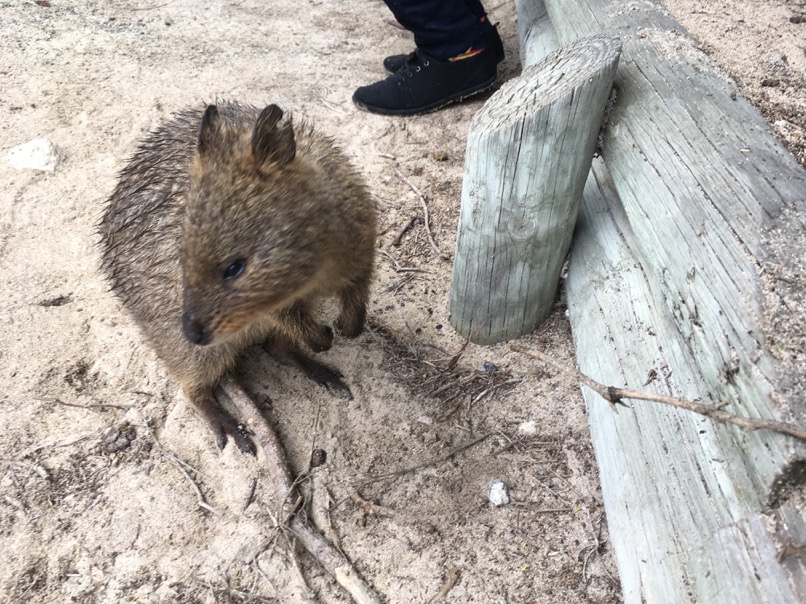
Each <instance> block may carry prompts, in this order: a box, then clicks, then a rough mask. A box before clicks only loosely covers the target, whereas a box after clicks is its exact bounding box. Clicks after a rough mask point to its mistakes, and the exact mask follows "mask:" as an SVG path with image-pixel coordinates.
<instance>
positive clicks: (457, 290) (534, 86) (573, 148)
mask: <svg viewBox="0 0 806 604" xmlns="http://www.w3.org/2000/svg"><path fill="white" fill-rule="evenodd" d="M619 53H620V44H619V43H618V42H617V41H616V40H614V39H612V38H608V37H605V36H597V37H592V38H586V39H584V40H580V41H578V42H576V43H574V44H572V45H570V46H568V47H566V48H564V49H562V50H561V51H558V52H555V53H553V54H551V55H549V56H548V57H546V58H545V59H544V60H543V61H541V62H540V63H538V64H536V65H534V66H532V67H530V68H529V69H526V70H524V72H523V74H522V75H521V76H520V77H519V78H517V79H514V80H510V81H509V82H507V83H506V84H505V85H504V86H502V87H501V89H500V90H499V91H498V92H496V93H495V95H493V96H492V97H491V98H490V100H489V101H487V103H486V104H485V105H484V107H483V108H482V110H481V111H479V113H478V114H477V115H476V116H475V118H474V119H473V122H472V123H471V126H470V134H469V136H468V142H467V154H466V158H465V172H464V180H463V183H462V208H461V213H460V218H459V234H458V237H457V245H456V256H455V258H456V260H455V263H454V267H453V280H452V284H451V298H450V310H451V323H452V324H453V326H454V327H455V328H456V329H457V331H458V332H459V333H461V334H462V335H464V336H467V337H470V338H471V339H472V340H473V341H474V342H478V343H482V344H491V343H495V342H501V341H504V340H510V339H512V338H514V337H517V336H519V335H521V334H523V333H526V332H529V331H533V330H534V329H535V328H536V327H537V326H538V325H539V324H540V323H541V322H542V321H543V320H544V319H545V317H546V316H547V315H548V313H549V312H550V311H551V309H552V307H553V306H554V301H555V298H556V294H557V286H558V282H559V278H560V270H561V269H562V265H563V262H564V261H565V257H566V254H567V252H568V248H569V246H570V244H571V236H572V234H573V229H574V223H575V221H576V215H577V212H578V209H579V202H580V200H581V197H582V189H583V187H584V184H585V178H586V175H587V173H588V170H589V169H590V163H591V159H592V157H593V153H594V150H595V148H596V140H597V137H598V134H599V130H600V126H601V122H602V116H603V113H604V109H605V106H606V103H607V99H608V96H609V94H610V89H611V87H612V85H613V77H614V76H615V73H616V66H617V65H618V59H619Z"/></svg>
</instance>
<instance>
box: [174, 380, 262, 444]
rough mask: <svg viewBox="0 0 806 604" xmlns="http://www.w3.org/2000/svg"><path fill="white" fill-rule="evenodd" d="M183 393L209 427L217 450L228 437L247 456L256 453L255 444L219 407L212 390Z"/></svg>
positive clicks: (197, 389)
mask: <svg viewBox="0 0 806 604" xmlns="http://www.w3.org/2000/svg"><path fill="white" fill-rule="evenodd" d="M184 392H185V396H186V397H187V398H188V400H189V401H190V402H191V404H192V405H193V406H194V407H195V408H196V411H198V412H199V414H200V415H201V416H202V417H203V418H204V420H205V421H206V422H207V425H208V426H210V429H211V430H212V431H213V436H214V437H215V441H216V444H217V445H218V448H219V449H223V448H224V447H225V446H226V444H227V436H229V437H230V438H231V439H232V440H233V441H234V442H235V444H236V445H237V446H238V448H239V449H240V450H241V451H243V452H244V453H249V455H255V454H256V453H257V449H255V444H254V443H253V442H252V439H251V438H249V435H248V434H247V432H246V430H245V429H244V428H243V426H242V425H241V424H240V423H239V422H238V421H237V420H236V419H235V418H234V417H232V415H230V414H229V413H228V412H227V411H225V410H224V409H222V408H221V407H220V406H219V404H218V402H217V401H216V399H215V396H214V395H213V389H212V388H210V387H199V388H184Z"/></svg>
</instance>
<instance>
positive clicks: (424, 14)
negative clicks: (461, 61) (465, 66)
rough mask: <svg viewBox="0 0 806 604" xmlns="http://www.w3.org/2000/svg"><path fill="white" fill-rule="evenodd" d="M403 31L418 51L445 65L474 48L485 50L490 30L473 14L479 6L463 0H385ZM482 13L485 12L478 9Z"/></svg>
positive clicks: (477, 3) (479, 4)
mask: <svg viewBox="0 0 806 604" xmlns="http://www.w3.org/2000/svg"><path fill="white" fill-rule="evenodd" d="M385 2H386V6H388V7H389V10H391V11H392V14H394V16H395V19H397V21H398V23H400V24H401V25H402V26H403V27H405V28H406V29H407V30H409V31H410V32H412V33H413V34H414V43H415V44H416V45H417V48H419V49H420V50H422V51H424V52H425V53H427V54H429V55H430V56H432V57H434V58H435V59H438V60H440V61H447V60H448V59H450V58H452V57H455V56H456V55H460V54H462V53H464V52H466V51H467V50H468V49H469V48H472V47H474V45H476V46H479V47H480V48H483V47H485V46H486V42H485V41H484V34H485V32H486V31H487V29H488V28H489V27H490V25H489V23H486V21H485V22H483V21H481V18H480V16H478V15H477V14H476V12H475V11H478V10H479V7H481V3H479V2H465V0H385ZM481 11H482V13H483V11H484V8H483V7H481Z"/></svg>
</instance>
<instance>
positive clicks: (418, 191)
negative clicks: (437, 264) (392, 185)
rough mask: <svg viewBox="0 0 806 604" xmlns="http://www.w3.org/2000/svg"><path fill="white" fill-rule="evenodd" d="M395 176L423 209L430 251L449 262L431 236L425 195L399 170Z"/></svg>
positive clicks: (448, 258)
mask: <svg viewBox="0 0 806 604" xmlns="http://www.w3.org/2000/svg"><path fill="white" fill-rule="evenodd" d="M395 174H397V177H398V178H400V180H402V181H403V182H404V183H406V184H407V185H408V186H409V188H410V189H411V190H412V191H414V193H415V194H416V195H417V197H419V198H420V206H422V208H423V220H424V221H425V233H426V235H428V243H430V244H431V249H433V250H434V252H435V253H436V255H437V256H439V257H440V258H442V259H443V260H450V259H451V257H450V256H448V255H447V254H443V253H442V252H441V251H440V249H439V248H438V247H437V244H436V243H435V242H434V236H433V235H432V234H431V221H430V219H429V217H428V204H426V202H425V195H423V194H422V193H421V192H420V189H418V188H417V187H415V186H414V183H412V182H411V181H410V180H409V179H408V178H406V177H405V176H403V173H402V172H401V171H400V170H395Z"/></svg>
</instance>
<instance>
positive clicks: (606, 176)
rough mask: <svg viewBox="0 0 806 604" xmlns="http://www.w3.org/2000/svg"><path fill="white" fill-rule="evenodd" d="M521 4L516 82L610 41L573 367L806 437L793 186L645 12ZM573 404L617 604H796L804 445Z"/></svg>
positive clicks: (591, 4) (705, 67)
mask: <svg viewBox="0 0 806 604" xmlns="http://www.w3.org/2000/svg"><path fill="white" fill-rule="evenodd" d="M516 4H517V6H518V13H519V15H518V17H519V18H518V21H519V24H520V27H521V29H520V31H521V43H522V45H524V46H525V47H527V48H524V49H523V50H522V57H524V61H526V63H525V65H528V61H534V60H539V58H540V57H541V56H545V54H547V53H546V49H549V48H551V45H552V44H555V43H556V44H560V43H562V44H568V43H571V42H573V41H574V40H575V39H577V38H579V37H585V36H590V35H593V34H600V35H601V34H603V33H606V34H608V35H617V36H620V37H621V39H622V41H623V53H622V58H621V61H620V65H619V74H618V75H617V77H616V84H615V85H616V87H617V88H618V97H617V99H616V103H615V105H614V106H613V108H612V112H611V114H610V117H609V124H608V127H607V129H606V130H605V132H604V133H603V137H602V141H603V142H602V156H603V157H604V159H605V160H606V162H607V166H605V165H604V163H603V162H602V161H601V160H598V159H597V160H595V161H594V163H593V169H592V170H591V174H590V176H589V179H588V184H587V186H586V190H585V193H584V194H583V202H582V204H581V208H580V215H579V220H578V223H577V230H576V233H575V239H574V244H573V250H572V254H571V260H570V268H569V271H568V282H567V293H568V308H569V314H570V320H571V326H572V330H573V333H574V341H575V344H576V350H577V361H578V364H579V368H580V370H581V371H582V372H583V373H585V374H587V375H589V376H591V377H592V378H594V379H596V380H598V381H599V382H602V383H606V384H611V385H615V386H621V385H627V384H630V385H636V387H641V385H643V386H644V387H645V388H646V389H649V390H652V391H654V392H658V393H662V394H667V395H671V396H677V397H681V398H687V399H691V400H702V401H710V402H717V401H724V402H728V403H730V404H729V405H728V407H727V408H728V409H730V410H731V411H732V412H735V413H737V414H738V415H745V416H748V417H754V418H758V417H762V418H768V419H791V418H793V417H794V418H795V419H797V420H799V422H800V423H801V424H802V423H804V420H805V419H806V397H804V392H806V371H804V367H806V346H804V336H803V328H802V326H803V312H802V306H801V305H800V302H801V301H803V299H804V295H803V292H804V291H806V222H804V221H803V219H802V217H803V216H805V215H806V172H804V171H803V169H802V167H800V166H798V164H797V162H796V161H795V159H794V158H793V157H792V156H791V155H789V154H788V153H787V152H786V150H785V149H783V147H782V146H781V145H780V143H778V142H777V141H776V140H775V138H774V137H773V136H772V134H771V133H770V131H769V129H768V127H767V126H766V124H765V123H764V120H763V118H762V117H761V116H760V115H759V114H758V112H756V111H755V110H754V109H753V108H752V107H751V106H750V105H749V104H748V103H747V102H746V101H745V100H744V99H742V98H740V97H737V95H736V94H735V91H734V90H732V86H731V85H729V84H728V83H727V82H725V81H724V80H723V79H722V78H721V77H720V76H719V75H718V74H717V73H716V72H715V71H714V70H713V68H712V67H711V66H710V65H709V64H708V62H707V60H706V59H705V57H704V55H703V54H702V53H701V52H699V51H698V50H697V49H696V48H695V46H694V44H693V43H692V41H691V40H690V39H689V38H688V37H686V36H685V35H684V34H682V33H681V32H682V28H681V26H680V25H679V24H678V23H676V22H675V21H674V20H673V19H672V18H671V17H670V16H669V15H668V13H667V12H666V11H665V9H664V8H663V6H662V5H661V4H660V2H659V1H658V0H646V1H644V2H640V3H635V2H632V1H631V0H545V5H543V0H516ZM546 11H547V13H548V15H550V17H551V19H550V24H551V25H552V26H553V29H555V30H556V31H555V32H552V31H551V30H550V29H549V28H548V25H549V23H547V22H546V21H545V18H544V17H545V14H546ZM541 53H543V54H542V55H541ZM798 217H799V218H798ZM583 394H584V396H585V399H586V401H587V404H588V414H589V417H590V428H591V437H592V441H593V445H594V448H595V450H596V459H597V463H598V466H599V471H600V476H601V484H602V493H603V498H604V504H605V509H606V511H607V523H608V530H609V533H610V542H611V543H612V544H613V547H614V549H615V553H616V558H617V561H618V565H619V575H620V578H621V584H622V588H623V594H624V601H625V602H627V603H628V604H631V603H633V602H635V603H642V602H653V603H666V602H669V603H674V604H678V603H681V602H709V603H722V602H724V603H726V604H727V603H730V604H733V603H735V602H765V603H780V604H788V603H790V602H791V603H794V602H804V601H806V556H804V555H803V554H800V555H797V554H794V552H798V551H799V549H798V548H797V547H796V546H799V545H801V544H806V509H804V505H803V501H804V496H805V494H806V481H804V472H803V468H804V467H806V450H805V449H804V447H803V444H802V443H798V442H796V441H795V440H794V439H792V438H789V437H785V436H783V435H780V434H775V433H772V432H770V431H767V430H758V431H755V432H742V431H740V430H739V429H737V428H735V427H729V426H724V425H719V424H715V423H713V422H711V421H710V420H706V419H703V418H702V417H699V416H696V415H693V414H691V413H690V412H687V411H680V410H672V409H669V408H665V407H662V406H660V405H654V404H651V403H646V404H638V403H636V404H632V409H630V410H629V411H626V410H622V411H621V412H619V413H618V414H616V413H613V410H612V408H611V407H610V405H609V404H608V403H607V402H605V401H604V400H603V399H602V398H601V397H599V395H597V394H594V393H593V392H592V391H590V390H588V389H587V388H583ZM790 554H794V555H790Z"/></svg>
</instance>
